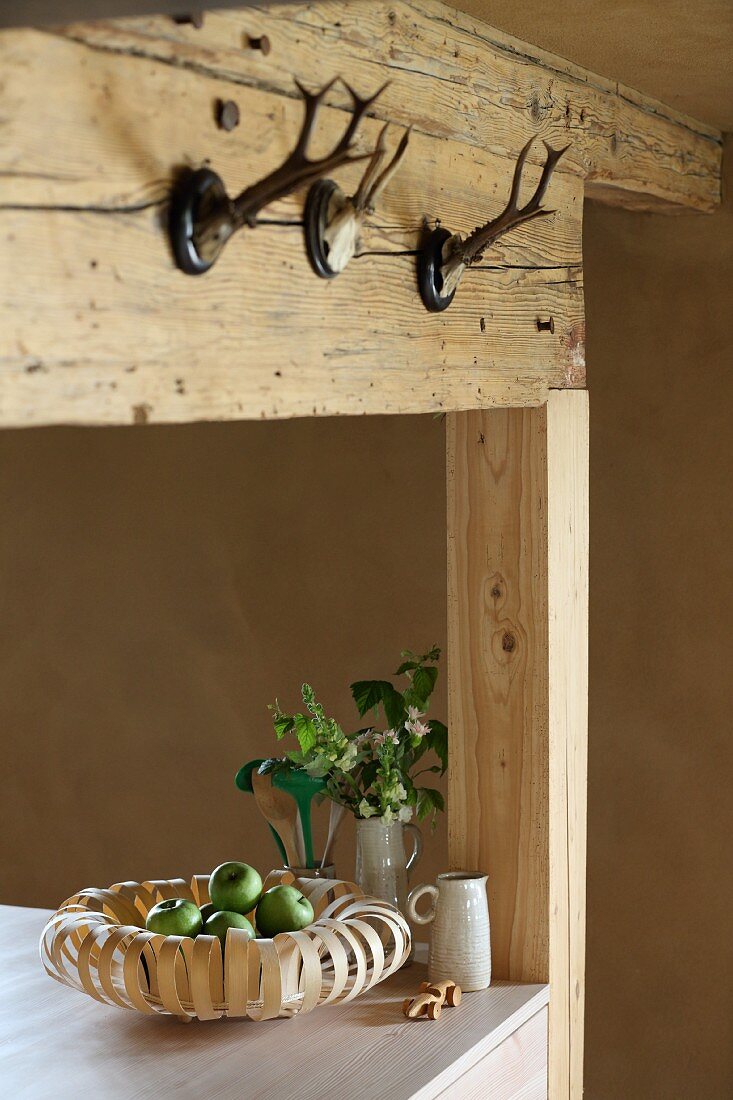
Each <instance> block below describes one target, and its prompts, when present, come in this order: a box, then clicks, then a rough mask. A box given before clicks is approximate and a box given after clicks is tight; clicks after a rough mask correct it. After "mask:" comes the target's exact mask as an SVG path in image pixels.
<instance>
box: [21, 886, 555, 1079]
mask: <svg viewBox="0 0 733 1100" xmlns="http://www.w3.org/2000/svg"><path fill="white" fill-rule="evenodd" d="M49 915H50V913H48V912H47V911H46V910H43V909H20V908H15V907H12V906H0V1049H2V1051H3V1060H2V1082H3V1092H4V1094H5V1095H7V1096H12V1097H13V1098H14V1100H21V1098H23V1100H45V1098H46V1097H48V1098H49V1100H51V1098H53V1100H65V1098H66V1097H72V1096H73V1097H80V1096H81V1097H93V1096H99V1097H103V1098H104V1100H123V1098H124V1100H137V1098H143V1097H145V1098H148V1097H150V1098H152V1097H159V1098H163V1100H166V1098H167V1097H169V1096H173V1095H174V1094H175V1096H176V1098H177V1100H178V1098H179V1097H180V1098H184V1100H186V1098H188V1097H191V1098H193V1097H196V1098H201V1100H208V1098H209V1097H211V1098H216V1100H235V1098H237V1100H347V1098H348V1100H377V1098H381V1097H389V1100H417V1098H418V1097H419V1100H428V1097H433V1096H437V1095H439V1094H440V1093H441V1092H443V1091H444V1090H445V1089H446V1088H447V1087H449V1086H450V1084H451V1082H452V1081H454V1080H455V1079H456V1078H457V1077H458V1076H459V1075H460V1074H462V1073H465V1072H466V1071H467V1070H468V1069H470V1068H471V1066H472V1065H474V1064H475V1062H476V1061H477V1060H478V1059H479V1058H481V1057H484V1056H485V1055H486V1054H488V1053H489V1051H491V1050H493V1049H495V1047H497V1046H498V1045H499V1044H500V1043H501V1042H503V1040H504V1039H506V1038H507V1037H508V1036H509V1035H511V1034H512V1032H514V1031H515V1030H516V1029H517V1028H518V1027H520V1026H521V1025H522V1024H523V1023H525V1022H526V1021H527V1020H528V1019H530V1018H531V1017H532V1016H533V1015H534V1014H535V1013H536V1012H538V1011H540V1010H541V1009H542V1008H543V1007H544V1005H546V1004H547V1000H548V989H547V986H544V985H511V984H508V983H506V984H505V983H497V984H495V985H492V986H491V988H490V989H487V990H485V991H483V992H481V993H470V994H466V995H465V996H464V999H463V1003H462V1004H461V1006H460V1008H458V1009H449V1008H446V1009H445V1010H444V1011H443V1013H442V1015H441V1018H440V1020H437V1021H435V1022H431V1021H428V1020H419V1021H414V1022H413V1021H408V1020H406V1019H405V1018H404V1016H403V1015H402V1012H401V1005H402V1000H403V998H404V997H405V996H408V995H411V994H413V993H415V992H416V991H417V987H418V986H419V984H420V982H421V981H422V980H423V978H424V976H425V966H424V964H422V963H420V962H416V963H414V964H413V965H412V966H410V967H406V968H403V970H402V971H400V973H398V974H396V975H394V977H393V978H391V979H389V980H388V981H387V982H384V983H383V984H381V985H378V986H376V987H375V988H374V989H373V990H371V991H370V992H368V993H365V994H364V995H363V996H361V997H359V998H357V999H356V1000H355V1001H353V1002H351V1003H350V1004H344V1005H334V1006H330V1005H329V1006H326V1007H323V1008H317V1009H315V1010H314V1011H313V1012H312V1013H309V1014H308V1015H306V1016H302V1017H298V1016H296V1017H295V1018H294V1019H291V1020H270V1021H267V1022H265V1023H259V1024H258V1023H253V1022H252V1021H249V1020H213V1021H208V1022H201V1021H198V1020H194V1021H193V1022H192V1023H191V1024H181V1023H179V1022H178V1021H177V1020H174V1019H170V1018H166V1017H157V1018H153V1017H148V1016H142V1015H140V1014H138V1013H137V1012H134V1011H125V1010H123V1009H117V1008H109V1007H107V1006H105V1005H101V1004H99V1003H97V1002H96V1001H93V1000H92V999H91V998H89V997H87V996H85V995H84V994H82V993H78V992H77V991H76V990H73V989H67V988H66V987H64V986H62V985H60V984H58V983H57V982H55V981H53V980H52V979H51V978H49V977H48V976H47V975H46V973H45V971H44V970H43V966H42V964H41V961H40V958H39V953H38V940H39V938H40V934H41V930H42V928H43V925H44V924H45V922H46V920H47V918H48V916H49Z"/></svg>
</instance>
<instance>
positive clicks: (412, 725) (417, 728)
mask: <svg viewBox="0 0 733 1100" xmlns="http://www.w3.org/2000/svg"><path fill="white" fill-rule="evenodd" d="M414 709H415V708H414V707H410V710H414ZM405 729H406V730H407V732H408V733H410V734H412V736H413V737H424V736H425V734H426V733H429V732H430V726H426V725H425V723H424V722H419V721H418V720H417V719H416V718H414V719H413V718H411V719H409V721H407V722H405Z"/></svg>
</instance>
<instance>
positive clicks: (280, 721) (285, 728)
mask: <svg viewBox="0 0 733 1100" xmlns="http://www.w3.org/2000/svg"><path fill="white" fill-rule="evenodd" d="M272 722H273V725H274V726H275V734H276V735H277V739H278V741H280V740H282V738H283V737H284V736H285V734H286V733H290V731H291V729H292V728H293V725H294V723H293V719H292V718H291V717H290V715H288V714H275V715H274V716H273V719H272Z"/></svg>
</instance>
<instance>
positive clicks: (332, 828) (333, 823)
mask: <svg viewBox="0 0 733 1100" xmlns="http://www.w3.org/2000/svg"><path fill="white" fill-rule="evenodd" d="M345 813H346V807H345V806H342V805H341V803H340V802H331V812H330V813H329V815H328V837H327V838H326V846H325V848H324V849H323V855H322V856H321V867H325V866H326V864H327V863H328V856H329V853H330V851H331V848H332V847H333V842H334V840H335V839H336V833H337V832H338V831H339V826H340V825H341V821H342V819H343V816H344V814H345Z"/></svg>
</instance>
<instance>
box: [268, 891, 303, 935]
mask: <svg viewBox="0 0 733 1100" xmlns="http://www.w3.org/2000/svg"><path fill="white" fill-rule="evenodd" d="M313 916H314V914H313V906H312V905H311V903H310V902H309V901H308V898H306V897H304V896H303V894H301V892H300V890H297V889H296V888H295V886H273V887H272V889H270V890H267V891H266V892H265V893H264V894H263V895H262V897H261V898H260V903H259V905H258V906H257V930H258V932H259V933H260V934H261V935H263V936H266V937H268V939H269V938H272V936H276V935H277V934H278V932H299V931H300V929H301V928H305V927H306V925H308V924H312V922H313Z"/></svg>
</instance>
